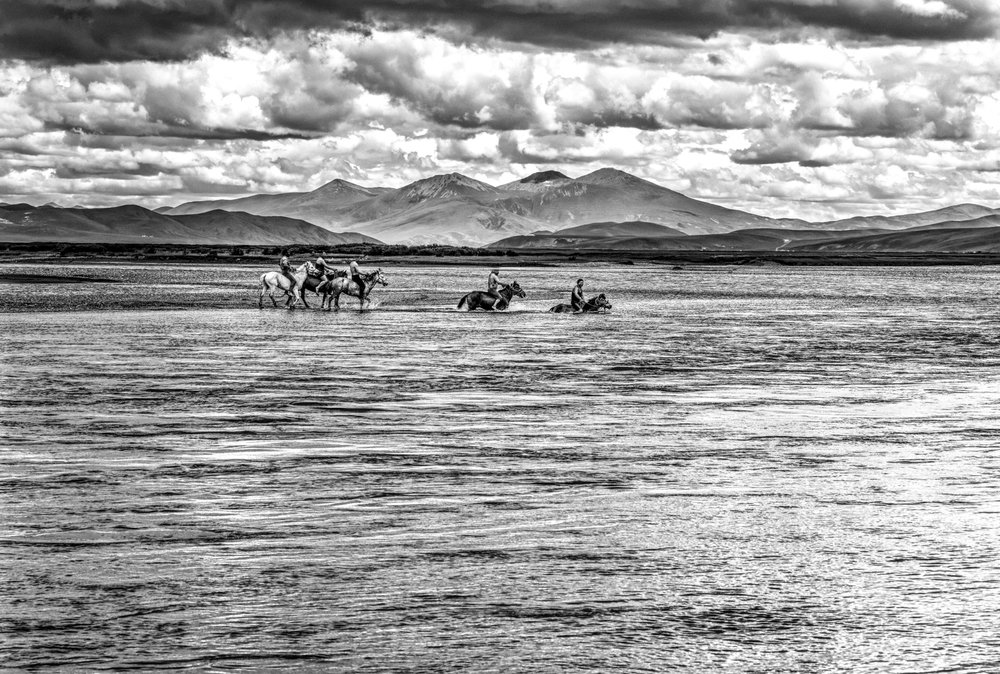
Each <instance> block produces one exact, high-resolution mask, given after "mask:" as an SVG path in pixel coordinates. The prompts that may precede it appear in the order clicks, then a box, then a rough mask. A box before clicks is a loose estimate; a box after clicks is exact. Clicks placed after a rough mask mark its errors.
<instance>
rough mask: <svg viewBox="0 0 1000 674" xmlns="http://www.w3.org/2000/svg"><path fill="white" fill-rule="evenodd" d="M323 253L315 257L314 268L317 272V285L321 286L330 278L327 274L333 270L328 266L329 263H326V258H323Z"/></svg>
mask: <svg viewBox="0 0 1000 674" xmlns="http://www.w3.org/2000/svg"><path fill="white" fill-rule="evenodd" d="M323 255H325V253H324V254H323ZM323 255H320V256H319V257H317V258H316V270H317V271H318V272H319V279H320V283H319V285H321V286H322V285H323V284H324V283H326V282H327V281H329V280H330V277H329V276H327V274H329V273H330V272H332V271H333V268H332V267H330V265H328V264H327V263H326V260H324V259H323Z"/></svg>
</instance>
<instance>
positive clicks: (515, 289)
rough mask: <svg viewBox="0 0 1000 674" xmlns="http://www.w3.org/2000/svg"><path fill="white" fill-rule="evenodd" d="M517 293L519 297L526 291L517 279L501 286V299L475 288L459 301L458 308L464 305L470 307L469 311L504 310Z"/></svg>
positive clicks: (523, 295)
mask: <svg viewBox="0 0 1000 674" xmlns="http://www.w3.org/2000/svg"><path fill="white" fill-rule="evenodd" d="M515 295H516V296H517V297H525V293H524V291H523V290H521V286H519V285H518V284H517V281H514V282H513V283H511V284H510V285H509V286H503V287H501V288H500V299H499V300H497V298H495V297H493V296H492V295H490V294H489V293H487V292H483V291H482V290H473V291H472V292H471V293H469V294H467V295H466V296H465V297H463V298H462V299H460V300H459V301H458V308H459V309H461V308H462V307H463V306H464V307H468V310H469V311H473V310H475V309H484V310H486V311H503V310H504V309H506V308H507V307H509V306H510V302H511V300H512V299H513V298H514V296H515Z"/></svg>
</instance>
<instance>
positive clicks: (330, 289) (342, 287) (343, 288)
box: [320, 269, 389, 311]
mask: <svg viewBox="0 0 1000 674" xmlns="http://www.w3.org/2000/svg"><path fill="white" fill-rule="evenodd" d="M361 278H363V279H364V280H365V287H366V288H367V292H366V293H365V297H364V298H362V297H361V288H359V287H358V284H357V283H355V282H354V281H352V280H351V279H349V278H347V277H346V276H343V277H339V276H338V277H337V278H335V279H333V280H332V281H330V282H329V283H328V284H327V285H326V287H325V288H323V302H322V303H321V304H320V308H321V309H325V310H326V311H330V309H331V308H332V309H333V310H334V311H340V296H341V295H350V296H351V297H357V298H358V310H359V311H361V310H363V309H364V308H365V301H366V300H367V299H368V295H369V294H370V293H371V291H372V290H374V289H375V286H376V285H382V286H387V285H389V282H388V281H386V280H385V277H384V276H383V275H382V270H381V269H376V270H375V271H373V272H369V273H367V274H362V275H361ZM331 298H333V306H332V307H331V306H330V299H331Z"/></svg>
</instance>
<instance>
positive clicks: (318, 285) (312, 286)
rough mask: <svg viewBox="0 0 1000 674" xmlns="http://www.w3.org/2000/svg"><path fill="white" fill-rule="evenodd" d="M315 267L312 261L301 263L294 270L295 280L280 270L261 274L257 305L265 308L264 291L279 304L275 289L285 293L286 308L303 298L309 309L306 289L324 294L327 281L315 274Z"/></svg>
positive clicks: (344, 272) (341, 272)
mask: <svg viewBox="0 0 1000 674" xmlns="http://www.w3.org/2000/svg"><path fill="white" fill-rule="evenodd" d="M314 269H315V267H314V266H313V265H312V263H310V262H303V263H302V264H301V265H299V266H298V267H297V268H296V269H295V271H294V272H292V277H293V278H294V279H295V282H294V283H293V282H292V281H290V280H288V277H287V276H285V275H284V274H283V273H281V272H280V271H269V272H266V273H264V274H261V275H260V293H259V296H258V298H257V306H258V307H259V308H261V309H263V308H264V293H267V296H268V297H270V298H271V304H273V305H274V306H278V303H277V302H276V301H275V299H274V293H275V291H278V290H281V291H283V292H284V293H285V297H286V298H287V301H286V302H285V308H286V309H292V308H294V307H295V304H296V302H297V301H298V300H300V299H301V300H302V304H303V305H304V306H305V307H306V308H307V309H308V308H309V303H308V302H306V291H307V290H311V291H312V292H314V293H316V294H317V295H323V291H322V289H323V287H324V285H325V283H324V282H323V280H322V278H319V277H316V276H313V275H311V274H310V271H312V270H314ZM346 274H347V272H346V271H343V270H338V271H336V272H334V273H332V274H327V276H334V277H339V276H345V275H346ZM331 282H332V281H327V282H326V283H331Z"/></svg>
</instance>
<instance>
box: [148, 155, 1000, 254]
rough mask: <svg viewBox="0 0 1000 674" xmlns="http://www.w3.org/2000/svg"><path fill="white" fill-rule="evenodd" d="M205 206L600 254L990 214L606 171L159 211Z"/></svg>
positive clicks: (421, 240) (833, 241)
mask: <svg viewBox="0 0 1000 674" xmlns="http://www.w3.org/2000/svg"><path fill="white" fill-rule="evenodd" d="M211 209H228V210H244V211H247V212H249V213H256V214H258V215H278V214H281V215H286V216H290V217H295V218H301V219H303V220H307V221H309V222H312V223H314V224H317V225H320V226H323V227H327V228H333V229H339V230H350V231H357V232H363V233H365V234H368V235H370V236H374V237H376V238H378V239H381V240H383V241H386V242H388V243H402V244H411V245H412V244H427V243H440V244H453V245H473V246H481V245H490V246H491V247H502V248H584V249H610V250H615V249H617V250H627V249H645V250H667V249H679V250H691V249H694V250H699V249H701V248H705V249H719V250H730V249H731V250H741V249H746V250H763V249H767V250H775V249H781V250H785V249H788V250H791V249H797V248H800V247H806V246H815V247H820V248H817V249H823V250H833V249H841V250H852V249H858V250H864V249H865V248H863V247H859V246H863V245H869V244H871V245H875V246H881V245H885V246H890V247H891V246H899V247H900V249H901V250H910V249H911V246H921V245H931V244H932V243H933V244H934V245H945V246H947V245H951V244H950V243H948V242H949V241H951V240H952V239H955V238H956V237H957V235H956V234H953V235H948V236H937V237H935V236H925V237H913V236H909V235H907V236H903V237H887V238H885V239H883V240H878V239H876V240H872V241H869V242H868V243H867V244H861V243H860V241H856V239H859V238H862V237H865V236H869V235H872V236H874V235H878V234H884V233H886V232H891V231H896V230H906V229H911V228H915V227H927V228H931V229H945V228H950V229H956V230H957V229H961V228H988V227H991V226H993V225H991V224H990V223H991V222H992V219H993V218H994V217H995V216H998V214H1000V210H998V209H992V208H988V207H986V206H979V205H975V204H960V205H957V206H951V207H948V208H944V209H940V210H936V211H929V212H924V213H913V214H904V215H895V216H870V217H853V218H848V219H845V220H834V221H828V222H807V221H805V220H796V219H788V218H768V217H764V216H760V215H755V214H752V213H747V212H744V211H739V210H735V209H731V208H725V207H723V206H718V205H715V204H711V203H707V202H704V201H699V200H697V199H692V198H690V197H687V196H685V195H683V194H680V193H679V192H675V191H673V190H670V189H668V188H666V187H662V186H660V185H657V184H655V183H652V182H650V181H648V180H643V179H642V178H638V177H636V176H634V175H631V174H629V173H625V172H624V171H619V170H616V169H612V168H603V169H599V170H597V171H594V172H593V173H588V174H586V175H584V176H580V177H579V178H570V177H568V176H566V175H565V174H563V173H559V172H558V171H543V172H540V173H535V174H532V175H530V176H528V177H526V178H523V179H521V180H517V181H514V182H510V183H506V184H504V185H499V186H493V185H489V184H487V183H484V182H481V181H478V180H475V179H473V178H470V177H468V176H464V175H461V174H459V173H448V174H445V175H437V176H432V177H430V178H425V179H423V180H418V181H416V182H413V183H410V184H409V185H405V186H403V187H400V188H398V189H391V188H385V187H362V186H360V185H356V184H354V183H350V182H347V181H344V180H334V181H332V182H330V183H327V184H326V185H323V186H322V187H320V188H319V189H317V190H314V191H312V192H295V193H289V194H270V195H268V194H259V195H255V196H251V197H244V198H241V199H232V200H225V201H196V202H189V203H185V204H181V205H180V206H177V207H175V208H172V209H167V210H166V211H165V213H167V214H169V215H171V216H173V215H187V214H196V213H201V212H204V211H206V210H211ZM998 224H1000V223H998ZM988 236H989V235H988V234H987V233H985V232H983V233H980V235H979V236H978V237H977V236H972V237H965V238H964V239H963V240H962V243H961V246H960V247H962V248H966V247H972V248H973V249H979V248H976V247H977V246H980V247H981V246H983V245H987V246H988V245H989V242H988V241H986V240H985V239H984V240H980V239H983V237H986V238H988ZM745 246H750V248H744V247H745ZM824 247H825V248H824ZM838 247H839V248H838ZM852 247H857V248H852Z"/></svg>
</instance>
